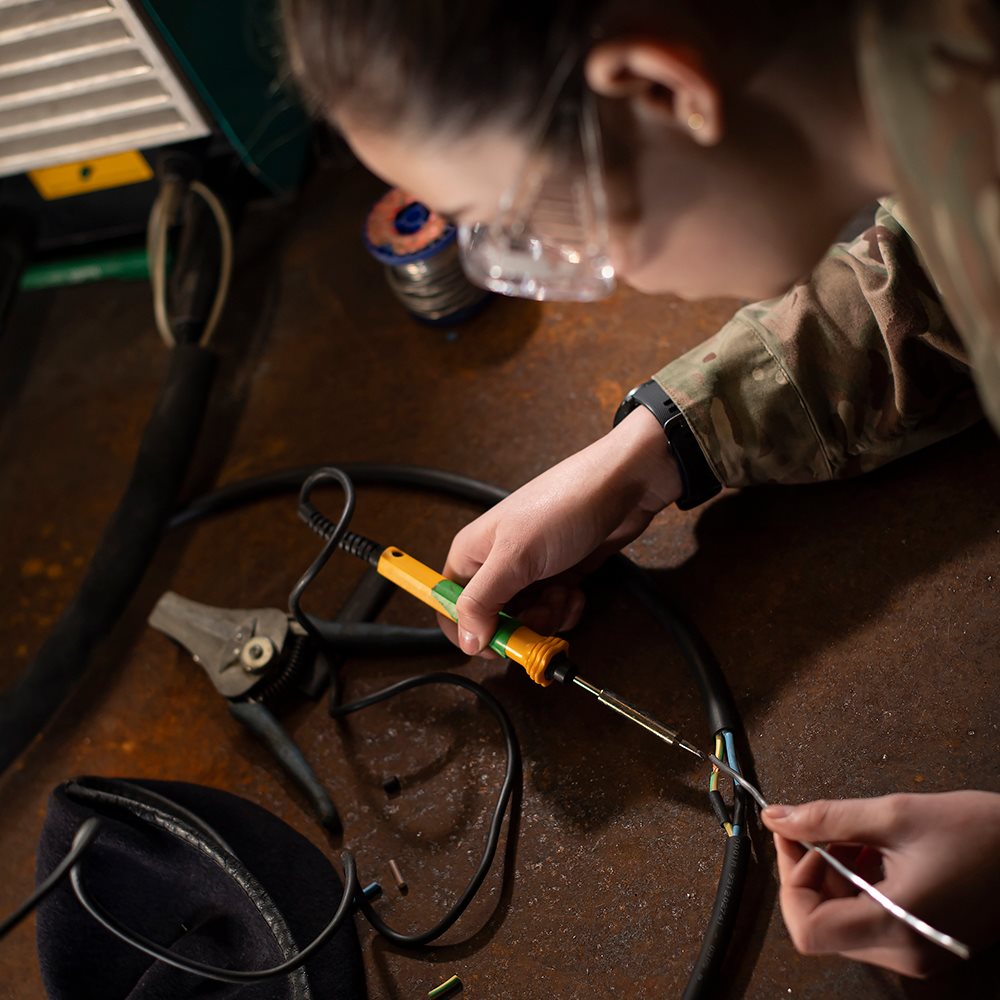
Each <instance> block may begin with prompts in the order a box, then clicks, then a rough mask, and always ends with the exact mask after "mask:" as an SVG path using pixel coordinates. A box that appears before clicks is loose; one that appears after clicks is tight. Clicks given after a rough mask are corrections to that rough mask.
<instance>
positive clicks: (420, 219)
mask: <svg viewBox="0 0 1000 1000" xmlns="http://www.w3.org/2000/svg"><path fill="white" fill-rule="evenodd" d="M430 217H431V213H430V210H429V209H428V208H427V206H426V205H421V204H420V202H419V201H411V202H410V204H409V205H407V206H406V207H405V208H401V209H400V210H399V211H398V212H397V213H396V232H398V233H401V234H402V235H403V236H412V235H413V234H414V233H418V232H420V230H421V229H422V228H423V227H424V225H425V223H426V222H427V220H428V219H429V218H430Z"/></svg>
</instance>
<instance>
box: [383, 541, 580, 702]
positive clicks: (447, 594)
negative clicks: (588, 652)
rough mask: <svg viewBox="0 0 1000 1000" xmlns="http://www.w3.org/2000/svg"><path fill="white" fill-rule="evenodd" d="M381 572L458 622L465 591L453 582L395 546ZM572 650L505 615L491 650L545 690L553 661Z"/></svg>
mask: <svg viewBox="0 0 1000 1000" xmlns="http://www.w3.org/2000/svg"><path fill="white" fill-rule="evenodd" d="M378 572H379V575H381V576H384V577H385V578H386V579H387V580H390V581H391V582H392V583H394V584H396V586H397V587H400V588H401V589H403V590H405V591H406V592H407V593H409V594H412V595H413V596H414V597H416V598H417V600H419V601H423V603H424V604H426V605H427V606H428V607H430V608H433V609H434V610H435V611H438V612H440V613H441V614H444V615H447V616H448V617H449V618H450V619H451V620H452V621H453V622H457V621H458V612H457V611H456V610H455V602H456V601H457V600H458V598H459V595H460V594H461V593H462V588H461V586H459V584H457V583H455V582H454V581H453V580H449V579H447V578H446V577H443V576H442V575H441V574H440V573H436V572H435V571H434V570H432V569H431V568H430V567H429V566H425V565H424V564H423V563H422V562H418V561H417V560H416V559H414V558H413V557H412V556H408V555H407V554H406V553H405V552H403V551H402V550H400V549H397V548H394V547H393V546H388V547H387V548H386V549H385V550H384V551H383V552H382V555H381V556H380V557H379V561H378ZM568 648H569V643H568V642H566V640H565V639H559V638H556V637H555V636H552V635H539V634H538V633H537V632H535V631H533V630H532V629H530V628H527V627H526V626H524V625H522V624H521V623H520V622H519V621H518V620H517V619H516V618H511V616H510V615H508V614H504V612H502V611H501V612H500V628H499V629H497V632H496V635H494V636H493V638H492V639H491V640H490V649H492V650H493V651H494V652H495V653H499V654H500V655H501V656H504V657H506V658H507V659H508V660H513V661H514V662H515V663H519V664H520V665H521V666H522V667H524V669H525V671H526V672H527V674H528V676H529V677H530V678H531V679H532V680H533V681H534V682H535V683H536V684H541V685H542V686H543V687H546V686H548V685H549V684H551V683H552V681H551V679H550V678H548V677H546V676H545V674H546V671H547V670H548V666H549V664H550V663H551V662H552V658H553V657H554V656H555V655H556V654H557V653H564V652H565V651H566V650H567V649H568Z"/></svg>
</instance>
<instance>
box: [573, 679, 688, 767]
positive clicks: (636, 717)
mask: <svg viewBox="0 0 1000 1000" xmlns="http://www.w3.org/2000/svg"><path fill="white" fill-rule="evenodd" d="M573 683H574V684H575V685H576V686H577V687H581V688H583V690H584V691H586V692H588V693H589V694H592V695H593V696H594V697H595V698H596V699H597V700H598V701H599V702H600V703H601V704H602V705H607V706H608V708H610V709H611V710H612V711H613V712H617V713H618V714H619V715H621V716H624V717H625V718H626V719H628V720H629V721H630V722H634V723H635V724H636V725H637V726H642V728H643V729H645V730H646V731H647V732H650V733H652V734H653V735H654V736H658V737H659V738H660V739H661V740H663V741H664V742H665V743H669V744H670V745H671V746H676V747H680V748H681V749H682V750H687V752H688V753H690V754H694V756H695V757H697V758H698V759H699V760H704V759H705V755H704V754H703V753H702V752H701V750H699V749H698V748H697V747H696V746H694V745H693V744H691V743H688V741H687V740H685V739H682V738H681V735H680V733H678V732H677V731H676V730H674V729H669V728H667V727H666V726H665V725H663V723H662V722H657V721H656V719H654V718H652V717H651V716H649V715H647V714H646V713H645V712H643V711H642V710H641V709H638V708H636V707H635V705H631V704H629V703H628V702H627V701H625V700H624V699H623V698H619V697H618V695H616V694H615V693H614V692H613V691H604V690H602V689H601V688H599V687H596V686H595V685H593V684H591V683H590V681H588V680H584V678H582V677H581V676H580V675H579V674H577V675H576V676H574V677H573Z"/></svg>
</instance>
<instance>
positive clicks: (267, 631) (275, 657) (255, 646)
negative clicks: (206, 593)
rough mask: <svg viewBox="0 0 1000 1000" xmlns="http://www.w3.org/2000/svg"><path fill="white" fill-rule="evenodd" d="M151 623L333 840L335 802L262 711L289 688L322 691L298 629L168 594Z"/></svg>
mask: <svg viewBox="0 0 1000 1000" xmlns="http://www.w3.org/2000/svg"><path fill="white" fill-rule="evenodd" d="M149 624H150V625H152V627H153V628H155V629H157V630H158V631H160V632H163V633H164V635H167V636H169V637H170V638H171V639H173V640H174V642H176V643H178V644H179V645H181V646H182V647H183V648H184V649H186V650H187V652H188V653H190V654H191V656H192V657H193V658H194V661H195V663H197V664H198V665H199V666H200V667H201V668H202V669H203V670H204V671H205V673H206V674H208V676H209V678H210V679H211V681H212V683H213V684H214V685H215V689H216V690H217V691H218V692H219V694H221V695H223V697H225V698H226V700H227V701H228V703H229V710H230V712H232V714H233V715H235V716H236V718H237V719H239V720H240V721H241V722H242V723H243V724H244V725H246V726H248V727H249V728H250V729H251V730H252V731H253V732H254V733H255V734H256V735H257V736H258V737H259V738H260V739H261V740H262V741H263V742H264V743H265V744H266V745H267V747H268V748H269V749H270V750H271V752H272V753H273V754H274V755H275V757H276V758H277V759H278V761H279V762H280V763H281V765H282V766H283V767H284V768H285V770H286V771H287V772H288V773H289V775H290V776H291V777H292V778H293V779H294V780H295V782H296V783H297V784H298V785H299V787H300V788H301V789H302V790H303V791H304V792H305V793H306V795H307V796H308V797H309V799H310V801H311V802H312V804H313V807H314V808H315V810H316V812H317V814H318V816H319V819H320V822H321V823H322V824H323V825H324V826H325V827H327V829H329V830H331V831H332V832H335V833H339V832H340V831H341V829H342V827H341V822H340V816H339V815H338V814H337V809H336V807H335V806H334V804H333V801H332V800H331V798H330V796H329V795H328V794H327V792H326V789H324V788H323V786H322V785H321V784H320V781H319V779H318V778H317V777H316V773H315V772H314V771H313V769H312V767H311V766H310V765H309V762H308V761H307V760H306V759H305V757H304V756H303V755H302V751H301V750H299V748H298V747H297V746H296V745H295V742H294V741H293V740H292V738H291V736H289V735H288V733H287V732H286V731H285V729H284V728H283V727H282V725H281V724H280V723H279V722H278V720H277V719H276V718H275V716H274V715H273V714H272V712H271V710H270V709H269V708H268V707H267V705H266V704H265V702H266V701H268V700H270V699H272V698H274V697H275V696H276V695H277V694H278V693H279V692H280V691H284V690H287V689H288V688H292V687H294V688H296V689H297V690H299V691H301V692H302V693H304V694H306V695H309V696H310V697H315V696H316V694H318V693H319V691H321V690H322V688H323V686H324V685H325V682H326V678H327V671H326V668H325V666H324V664H323V662H322V657H320V656H319V655H318V651H317V650H316V649H315V647H314V645H313V642H312V640H311V639H310V638H309V636H307V635H306V634H305V632H304V631H303V630H302V628H301V626H300V625H299V624H298V623H297V622H296V621H294V620H293V619H291V618H289V616H288V615H287V614H286V613H285V612H283V611H279V610H278V609H277V608H249V609H247V608H214V607H211V606H209V605H207V604H198V603H197V602H196V601H191V600H188V599H187V598H186V597H181V596H180V594H175V593H174V592H173V591H168V592H167V593H165V594H164V595H163V596H162V597H161V598H160V599H159V601H157V603H156V606H155V607H154V608H153V611H152V613H151V614H150V616H149Z"/></svg>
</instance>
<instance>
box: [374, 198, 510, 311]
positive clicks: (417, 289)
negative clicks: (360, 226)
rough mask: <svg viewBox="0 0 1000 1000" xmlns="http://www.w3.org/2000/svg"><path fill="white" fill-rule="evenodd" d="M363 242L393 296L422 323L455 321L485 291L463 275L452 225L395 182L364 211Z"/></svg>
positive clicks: (484, 295)
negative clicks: (383, 269)
mask: <svg viewBox="0 0 1000 1000" xmlns="http://www.w3.org/2000/svg"><path fill="white" fill-rule="evenodd" d="M364 242H365V246H366V247H367V248H368V252H369V253H370V254H371V255H372V256H373V257H374V258H375V259H376V260H377V261H379V262H380V263H381V264H383V265H384V266H385V276H386V280H387V281H388V282H389V287H390V288H391V289H392V292H393V294H394V295H395V296H396V298H397V299H399V301H400V302H402V304H403V305H404V306H405V307H406V309H407V311H408V312H410V313H411V314H412V315H413V316H415V317H416V318H417V319H420V320H423V321H424V322H425V323H433V324H444V323H457V322H460V321H461V320H463V319H467V318H468V317H470V316H472V315H473V314H474V313H476V312H477V311H478V310H479V309H481V308H482V306H483V305H484V303H485V302H486V301H487V299H489V297H490V294H491V293H490V292H488V291H486V290H485V289H482V288H477V287H476V286H475V285H473V284H472V283H471V282H470V281H469V280H468V278H466V277H465V273H464V272H463V271H462V265H461V262H460V261H459V257H458V242H457V240H456V229H455V227H454V226H453V225H451V223H449V222H448V221H447V220H446V219H443V218H442V217H441V216H440V215H438V214H437V213H436V212H432V211H431V210H430V209H429V208H427V206H426V205H423V204H421V203H420V202H419V201H415V200H414V199H413V198H412V197H411V196H410V195H408V194H407V193H406V192H405V191H401V190H400V189H399V188H391V189H390V190H389V191H387V192H386V194H385V195H383V196H382V197H381V198H380V199H379V200H378V201H377V202H376V203H375V205H374V207H373V208H372V210H371V211H370V212H369V213H368V218H367V220H366V221H365V230H364Z"/></svg>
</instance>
